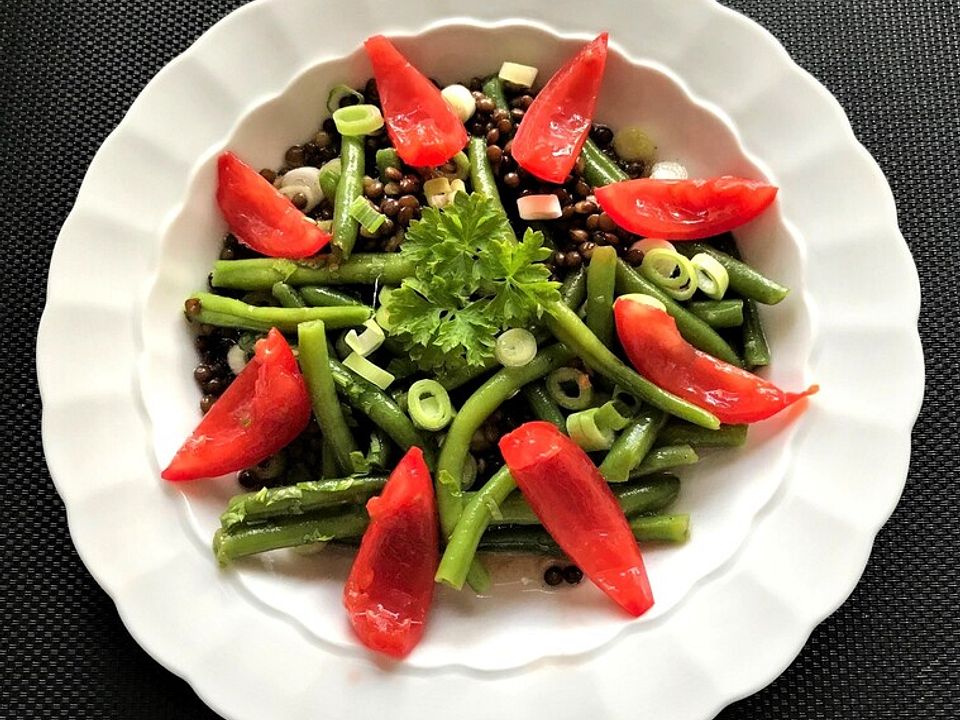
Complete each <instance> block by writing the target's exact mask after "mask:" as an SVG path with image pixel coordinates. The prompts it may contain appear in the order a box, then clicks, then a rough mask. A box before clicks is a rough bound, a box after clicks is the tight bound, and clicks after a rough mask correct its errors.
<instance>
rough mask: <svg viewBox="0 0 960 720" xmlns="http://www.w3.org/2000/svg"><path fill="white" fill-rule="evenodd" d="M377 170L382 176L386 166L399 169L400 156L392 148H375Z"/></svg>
mask: <svg viewBox="0 0 960 720" xmlns="http://www.w3.org/2000/svg"><path fill="white" fill-rule="evenodd" d="M376 162H377V172H378V173H379V174H380V177H383V176H384V174H385V173H386V171H387V168H397V169H398V170H399V169H400V156H399V155H397V151H396V150H394V149H393V148H382V149H380V150H377V161H376Z"/></svg>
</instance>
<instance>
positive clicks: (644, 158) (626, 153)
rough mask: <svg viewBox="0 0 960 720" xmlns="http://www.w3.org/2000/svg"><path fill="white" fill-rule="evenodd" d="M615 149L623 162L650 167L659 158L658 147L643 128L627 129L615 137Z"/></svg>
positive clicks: (620, 131)
mask: <svg viewBox="0 0 960 720" xmlns="http://www.w3.org/2000/svg"><path fill="white" fill-rule="evenodd" d="M613 149H614V150H616V152H617V155H619V156H620V159H621V160H626V161H627V162H642V163H644V164H647V165H649V164H650V163H652V162H653V161H654V159H656V157H657V146H656V145H655V144H654V143H653V140H651V139H650V136H649V135H647V134H646V133H645V132H644V131H643V130H642V129H641V128H639V127H636V126H635V125H634V126H631V127H625V128H622V129H620V130H618V131H617V132H616V134H615V135H614V136H613Z"/></svg>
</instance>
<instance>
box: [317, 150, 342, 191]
mask: <svg viewBox="0 0 960 720" xmlns="http://www.w3.org/2000/svg"><path fill="white" fill-rule="evenodd" d="M340 174H341V171H340V158H334V159H333V160H330V161H328V162H325V163H324V164H323V165H321V166H320V176H319V178H318V182H319V183H320V189H321V190H322V191H323V196H324V197H325V198H333V197H336V194H337V185H339V184H340Z"/></svg>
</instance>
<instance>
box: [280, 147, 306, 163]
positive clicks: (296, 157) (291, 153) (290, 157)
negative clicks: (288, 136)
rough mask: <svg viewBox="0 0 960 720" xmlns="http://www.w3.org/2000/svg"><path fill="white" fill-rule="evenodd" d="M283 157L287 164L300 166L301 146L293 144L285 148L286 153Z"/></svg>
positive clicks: (301, 160)
mask: <svg viewBox="0 0 960 720" xmlns="http://www.w3.org/2000/svg"><path fill="white" fill-rule="evenodd" d="M283 159H284V160H286V161H287V165H289V166H290V167H295V168H296V167H300V166H302V165H303V148H302V147H301V146H299V145H294V146H293V147H291V148H290V149H288V150H287V152H286V155H284V156H283Z"/></svg>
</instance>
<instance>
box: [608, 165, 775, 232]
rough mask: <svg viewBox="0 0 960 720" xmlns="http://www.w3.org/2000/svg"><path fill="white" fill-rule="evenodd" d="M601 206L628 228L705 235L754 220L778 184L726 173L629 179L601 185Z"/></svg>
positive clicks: (773, 194)
mask: <svg viewBox="0 0 960 720" xmlns="http://www.w3.org/2000/svg"><path fill="white" fill-rule="evenodd" d="M595 194H596V196H597V201H598V202H599V203H600V207H602V208H603V211H604V212H605V213H607V215H609V216H610V217H611V218H613V221H614V222H615V223H617V225H619V226H620V227H622V228H623V229H624V230H629V231H630V232H632V233H635V234H637V235H642V236H643V237H656V238H663V239H665V240H699V239H701V238H707V237H712V236H714V235H720V234H722V233H725V232H729V231H730V230H733V229H734V228H737V227H740V226H741V225H743V224H745V223H748V222H750V221H751V220H753V219H754V218H755V217H757V215H759V214H760V213H762V212H763V211H764V210H766V209H767V208H768V207H769V206H770V203H772V202H773V201H774V199H775V198H776V197H777V188H776V187H774V186H773V185H768V184H767V183H764V182H759V181H757V180H745V179H743V178H738V177H732V176H729V175H724V176H723V177H717V178H710V179H707V180H651V179H650V178H641V179H639V180H625V181H624V182H618V183H612V184H610V185H605V186H603V187H599V188H597V189H596V190H595Z"/></svg>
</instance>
